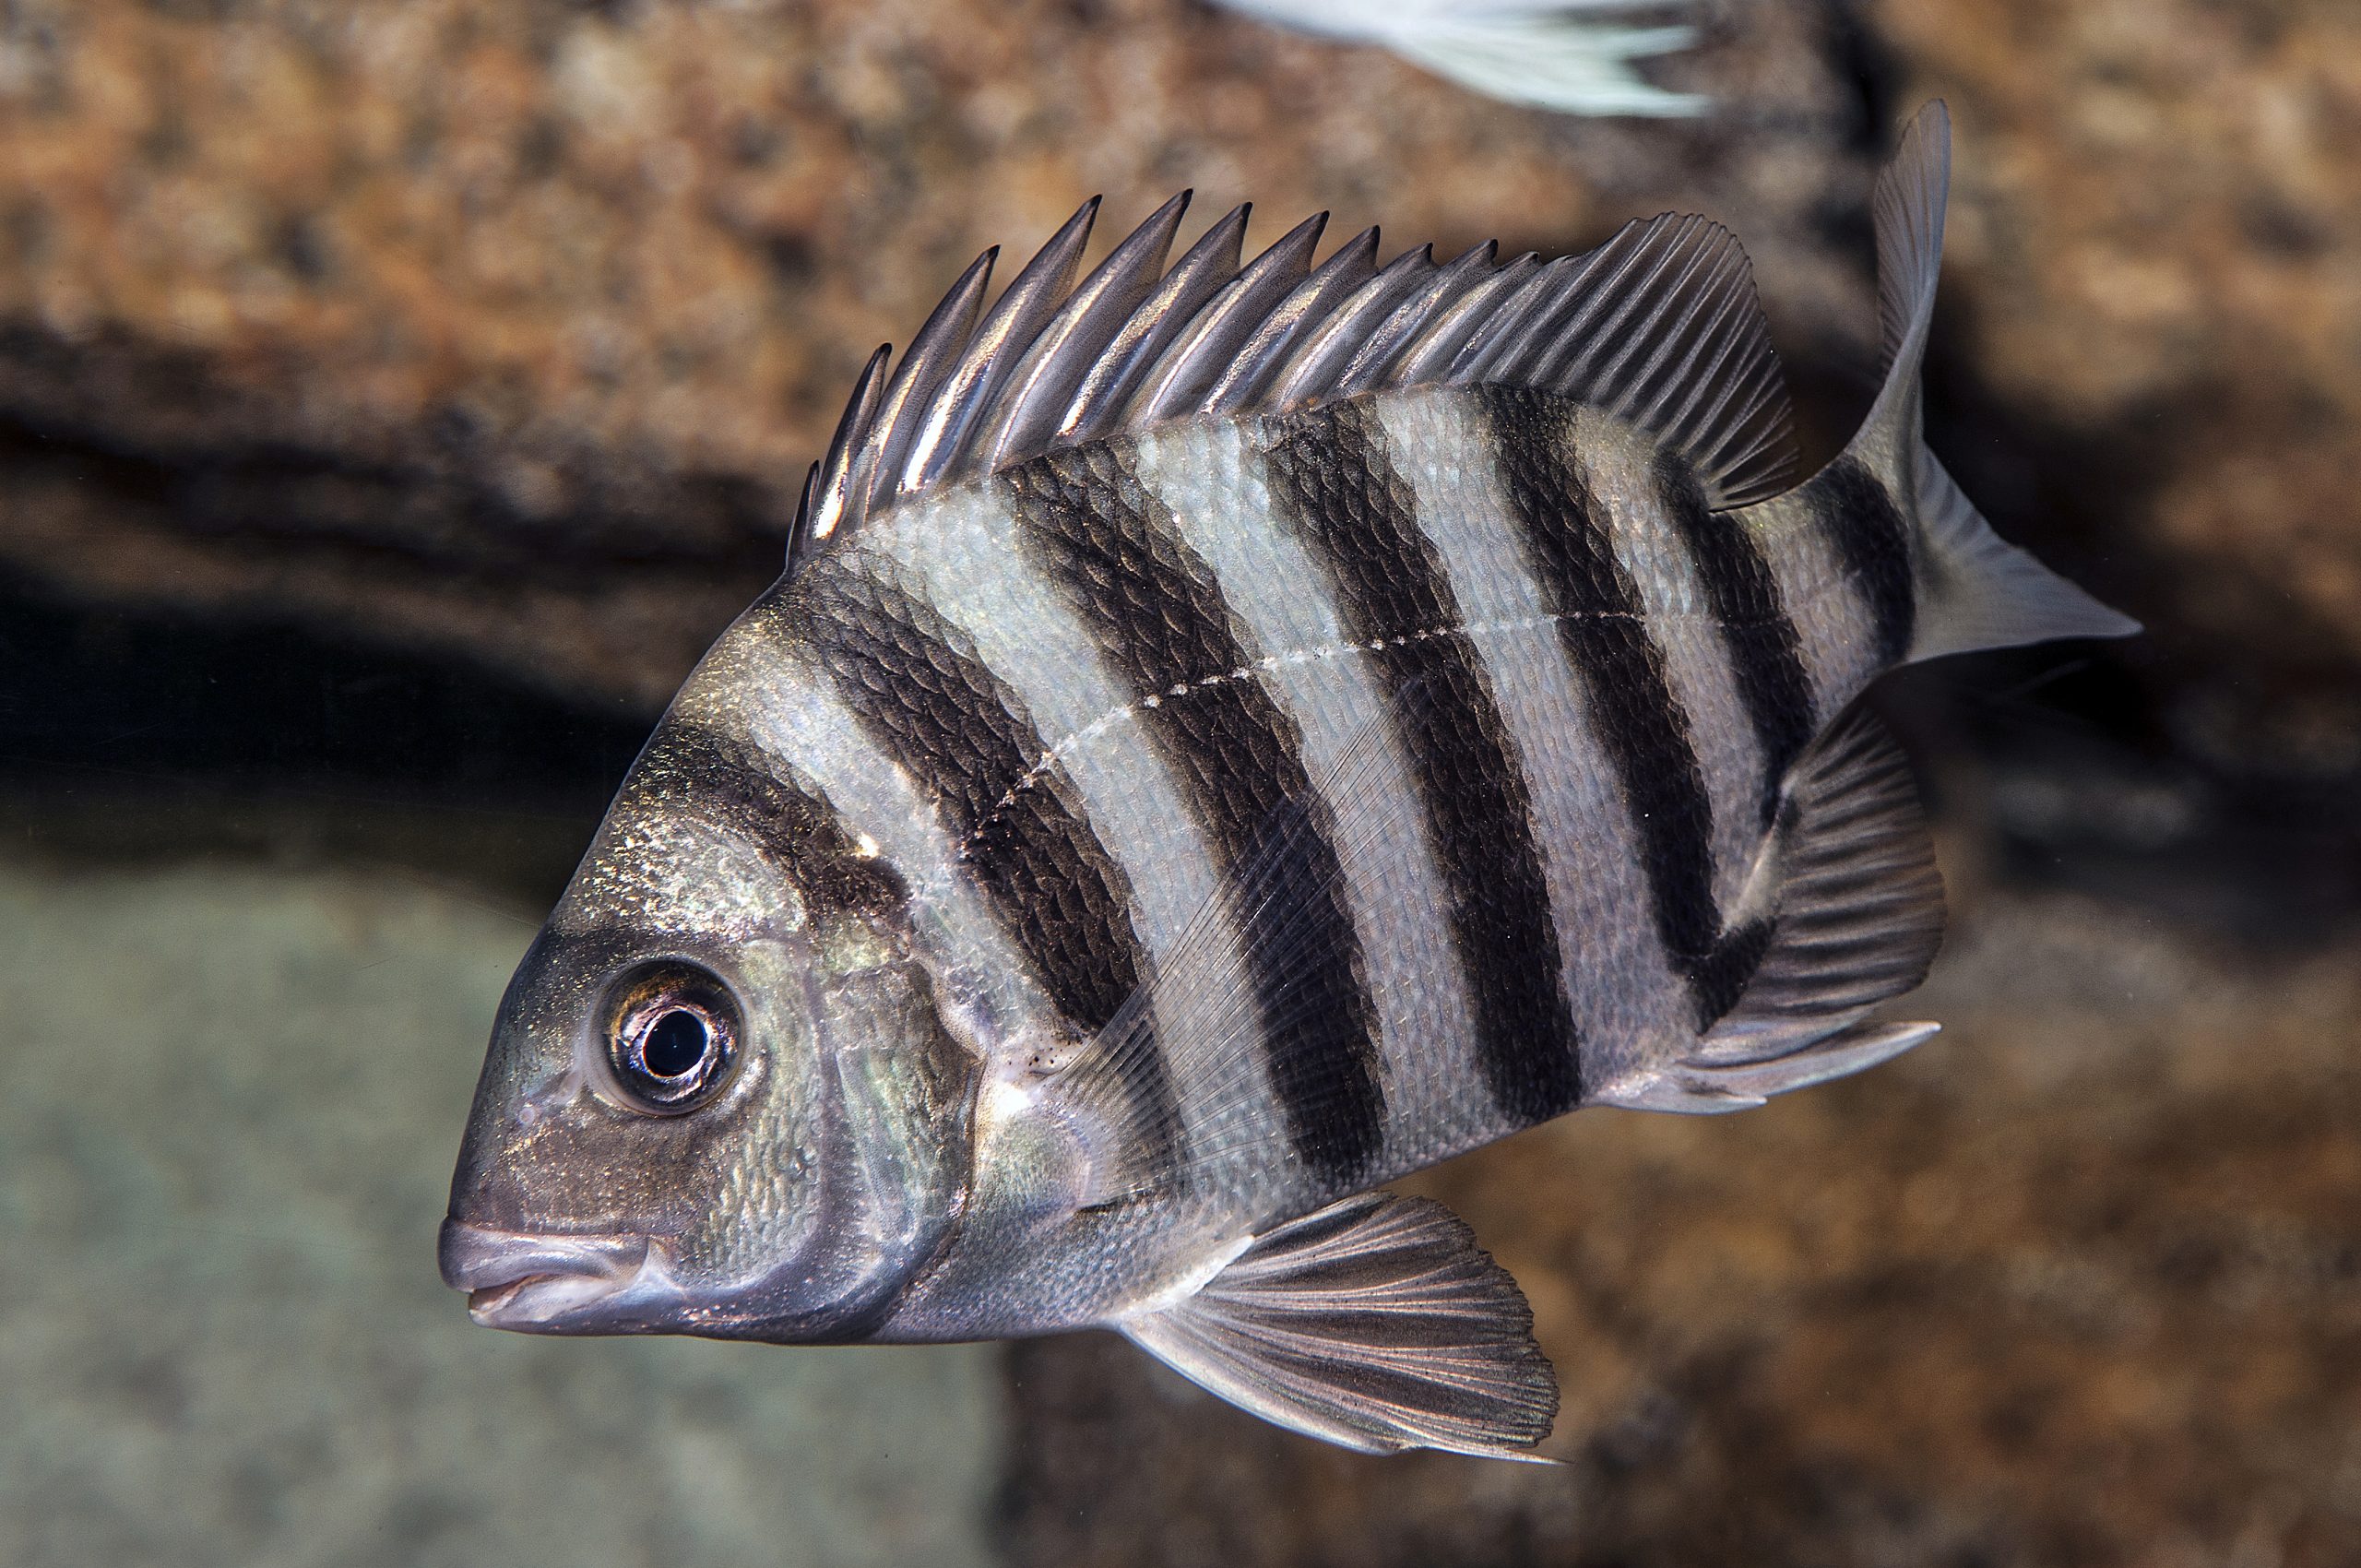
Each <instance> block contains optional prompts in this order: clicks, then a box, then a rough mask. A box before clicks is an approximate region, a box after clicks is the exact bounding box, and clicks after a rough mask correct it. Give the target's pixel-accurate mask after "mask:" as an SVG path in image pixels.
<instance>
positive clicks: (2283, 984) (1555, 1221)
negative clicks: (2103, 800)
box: [1010, 857, 2361, 1568]
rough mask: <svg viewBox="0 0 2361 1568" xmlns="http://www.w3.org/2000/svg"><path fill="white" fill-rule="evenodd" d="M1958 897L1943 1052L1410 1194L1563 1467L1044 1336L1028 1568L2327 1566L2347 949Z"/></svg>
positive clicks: (2349, 1252) (2347, 1333)
mask: <svg viewBox="0 0 2361 1568" xmlns="http://www.w3.org/2000/svg"><path fill="white" fill-rule="evenodd" d="M1953 858H1954V859H1956V857H1953ZM1964 904H1965V906H1966V909H1967V913H1966V915H1965V917H1964V918H1963V919H1962V920H1961V921H1960V922H1959V924H1958V927H1957V932H1956V935H1955V937H1954V940H1953V943H1952V949H1951V951H1950V952H1949V954H1948V955H1947V956H1946V957H1945V958H1944V960H1943V961H1942V963H1941V965H1940V968H1939V969H1938V972H1937V976H1936V980H1935V981H1934V982H1933V984H1932V985H1930V987H1929V988H1928V991H1927V992H1925V993H1923V994H1922V995H1921V996H1918V997H1916V998H1913V999H1911V1001H1909V1002H1908V1003H1906V1004H1904V1007H1905V1009H1906V1010H1907V1012H1908V1013H1909V1014H1910V1015H1911V1016H1930V1017H1939V1018H1942V1019H1945V1020H1947V1022H1948V1025H1949V1027H1948V1028H1946V1030H1945V1032H1944V1033H1943V1034H1942V1035H1941V1036H1940V1037H1939V1038H1938V1039H1936V1040H1934V1041H1933V1042H1931V1043H1929V1044H1928V1045H1927V1046H1925V1047H1922V1048H1921V1049H1920V1050H1919V1051H1917V1052H1916V1053H1915V1054H1914V1055H1913V1056H1911V1057H1908V1058H1905V1059H1904V1061H1903V1062H1901V1063H1895V1064H1894V1065H1892V1066H1891V1067H1887V1068H1880V1069H1879V1070H1878V1071H1876V1072H1874V1073H1871V1074H1869V1075H1865V1076H1863V1077H1861V1078H1857V1079H1853V1080H1849V1081H1847V1082H1845V1083H1843V1084H1839V1085H1834V1086H1830V1087H1826V1088H1823V1089H1819V1090H1813V1091H1809V1092H1807V1093H1804V1094H1799V1095H1796V1096H1792V1097H1789V1098H1787V1099H1781V1100H1778V1101H1775V1102H1774V1103H1773V1104H1772V1105H1770V1106H1768V1107H1766V1108H1764V1109H1762V1110H1760V1111H1748V1112H1745V1113H1743V1114H1740V1115H1738V1116H1734V1117H1728V1118H1714V1119H1697V1120H1689V1119H1681V1118H1674V1117H1665V1116H1648V1115H1642V1114H1637V1113H1607V1112H1593V1113H1584V1114H1581V1115H1577V1116H1575V1117H1573V1118H1572V1119H1571V1120H1569V1121H1565V1122H1560V1123H1555V1124H1553V1125H1552V1126H1550V1127H1548V1128H1544V1129H1540V1130H1537V1131H1536V1132H1534V1133H1531V1134H1526V1135H1525V1136H1524V1137H1521V1138H1518V1139H1514V1140H1512V1141H1511V1142H1509V1143H1507V1144H1505V1145H1501V1146H1495V1147H1493V1148H1491V1149H1488V1150H1485V1151H1482V1152H1480V1153H1478V1154H1477V1155H1475V1156H1472V1157H1469V1158H1465V1159H1463V1160H1460V1161H1458V1162H1455V1163H1453V1164H1452V1165H1450V1166H1447V1167H1445V1168H1443V1169H1442V1170H1438V1171H1436V1172H1433V1173H1431V1174H1430V1176H1429V1177H1428V1178H1426V1179H1425V1180H1424V1181H1423V1182H1421V1183H1420V1185H1421V1186H1422V1188H1423V1190H1425V1191H1427V1192H1430V1193H1431V1194H1434V1195H1436V1196H1439V1197H1442V1198H1443V1199H1444V1200H1445V1201H1447V1202H1449V1203H1451V1204H1452V1205H1453V1206H1454V1207H1456V1208H1458V1209H1459V1210H1460V1212H1461V1213H1462V1214H1464V1215H1465V1217H1466V1218H1468V1219H1469V1221H1470V1222H1471V1223H1472V1224H1473V1225H1474V1226H1475V1227H1476V1229H1477V1233H1478V1234H1479V1236H1480V1237H1481V1238H1482V1239H1483V1241H1484V1242H1485V1244H1486V1245H1487V1246H1489V1247H1490V1248H1491V1249H1492V1250H1493V1251H1494V1252H1495V1253H1496V1254H1497V1255H1498V1256H1499V1257H1500V1258H1501V1260H1502V1262H1504V1263H1505V1264H1507V1265H1509V1266H1510V1267H1511V1268H1512V1269H1513V1271H1514V1272H1515V1273H1516V1275H1517V1276H1518V1277H1519V1278H1520V1280H1521V1281H1522V1282H1523V1283H1524V1284H1525V1288H1526V1289H1527V1291H1528V1293H1529V1295H1530V1296H1531V1298H1532V1301H1533V1303H1534V1308H1535V1313H1536V1324H1537V1332H1538V1333H1539V1335H1540V1337H1541V1340H1542V1343H1543V1345H1544V1347H1545V1348H1547V1349H1548V1352H1549V1353H1550V1355H1551V1358H1552V1359H1553V1360H1555V1361H1556V1363H1557V1366H1558V1369H1559V1373H1560V1380H1561V1383H1562V1384H1563V1387H1564V1390H1565V1406H1564V1409H1563V1412H1562V1414H1561V1415H1560V1421H1559V1426H1558V1431H1557V1432H1556V1433H1555V1435H1554V1436H1553V1437H1552V1438H1551V1440H1550V1441H1549V1443H1548V1444H1547V1446H1546V1448H1545V1450H1544V1452H1545V1453H1548V1454H1549V1455H1554V1456H1556V1457H1558V1458H1560V1459H1562V1460H1564V1461H1565V1462H1566V1463H1565V1465H1564V1467H1560V1468H1549V1469H1538V1468H1525V1467H1514V1466H1507V1465H1501V1464H1497V1463H1489V1462H1486V1461H1480V1460H1465V1459H1457V1458H1451V1457H1445V1456H1440V1455H1412V1456H1406V1457H1401V1458H1394V1459H1382V1460H1381V1459H1370V1458H1365V1457H1361V1456H1358V1455H1347V1454H1343V1453H1339V1452H1337V1451H1334V1450H1330V1449H1327V1448H1325V1447H1323V1446H1321V1445H1318V1444H1314V1443H1311V1442H1309V1441H1308V1440H1301V1439H1298V1438H1294V1437H1292V1436H1289V1435H1287V1434H1285V1433H1282V1432H1278V1431H1275V1430H1273V1429H1271V1428H1268V1427H1266V1426H1264V1425H1262V1424H1261V1423H1259V1422H1256V1421H1254V1420H1252V1419H1251V1418H1248V1417H1245V1416H1243V1415H1240V1414H1238V1413H1236V1412H1234V1411H1232V1410H1230V1409H1228V1408H1227V1407H1225V1406H1222V1405H1220V1404H1218V1403H1216V1402H1215V1401H1214V1400H1212V1399H1211V1398H1210V1397H1209V1396H1201V1395H1199V1394H1197V1393H1196V1392H1195V1391H1193V1390H1192V1389H1190V1388H1189V1387H1188V1386H1187V1385H1186V1384H1182V1383H1181V1382H1180V1380H1178V1379H1177V1378H1174V1377H1172V1376H1171V1375H1170V1374H1169V1373H1167V1372H1163V1371H1162V1370H1160V1369H1157V1368H1156V1367H1154V1366H1153V1365H1152V1364H1151V1363H1149V1362H1147V1361H1146V1360H1145V1358H1144V1357H1141V1356H1139V1355H1138V1354H1137V1353H1136V1352H1133V1351H1132V1350H1131V1349H1130V1348H1128V1347H1125V1346H1123V1345H1121V1343H1120V1342H1118V1341H1115V1340H1112V1339H1111V1338H1109V1339H1103V1340H1074V1341H1056V1340H1052V1341H1043V1342H1039V1343H1037V1344H1033V1345H1028V1346H1025V1347H1021V1348H1018V1349H1017V1350H1016V1351H1015V1352H1014V1362H1013V1366H1014V1388H1015V1391H1016V1397H1017V1401H1018V1409H1017V1421H1016V1427H1017V1430H1018V1431H1019V1432H1020V1433H1022V1434H1024V1436H1023V1441H1024V1442H1025V1443H1026V1450H1025V1454H1024V1456H1023V1457H1022V1458H1021V1459H1020V1461H1019V1470H1018V1474H1017V1478H1016V1482H1015V1488H1014V1504H1013V1509H1012V1515H1011V1518H1012V1524H1011V1526H1010V1528H1011V1540H1012V1543H1013V1545H1014V1555H1015V1557H1016V1558H1017V1560H1018V1561H1020V1562H1038V1563H1043V1564H1049V1563H1057V1564H1067V1563H1109V1564H1112V1563H1136V1564H1164V1563H1172V1564H1178V1563H1198V1562H1217V1563H1221V1564H1224V1565H1225V1568H1247V1565H1251V1564H1260V1563H1270V1564H1278V1563H1335V1564H1340V1565H1341V1564H1347V1563H1350V1564H1362V1565H1367V1564H1390V1563H1416V1562H1484V1563H1493V1564H1524V1563H1536V1564H1539V1563H1568V1564H1588V1563H1602V1564H1603V1563H1610V1562H1613V1563H1635V1564H1636V1563H1647V1564H1667V1565H1670V1564H1697V1565H1699V1568H1704V1565H1708V1564H1711V1565H1715V1568H1719V1565H1723V1564H1728V1563H1733V1562H1745V1563H1756V1564H1766V1565H1770V1564H1783V1563H1799V1564H1800V1563H1821V1564H1830V1563H1835V1564H1845V1563H1861V1564H1869V1563H1876V1562H1911V1563H1963V1564H1964V1563H1990V1562H2009V1563H2058V1564H2074V1565H2077V1568H2082V1565H2092V1564H2108V1563H2134V1562H2137V1563H2150V1562H2181V1561H2186V1562H2229V1561H2246V1560H2251V1561H2257V1562H2284V1563H2287V1564H2290V1565H2295V1564H2305V1565H2321V1568H2325V1565H2327V1564H2331V1563H2341V1562H2350V1561H2353V1560H2354V1558H2355V1554H2356V1553H2361V1152H2356V1147H2355V1143H2354V1140H2353V1138H2352V1135H2351V1134H2352V1129H2353V1127H2354V1126H2355V1125H2356V1124H2361V1123H2356V1118H2361V1062H2357V1061H2356V1059H2355V1055H2354V1052H2353V1051H2352V1049H2351V1042H2352V1024H2351V1020H2352V1018H2353V1017H2354V1016H2355V1012H2356V1009H2361V980H2356V978H2355V977H2356V976H2361V953H2356V952H2355V948H2354V946H2353V944H2351V942H2350V941H2349V940H2348V941H2346V942H2345V943H2343V944H2340V945H2338V946H2337V947H2335V948H2334V949H2332V950H2329V951H2324V952H2321V953H2319V954H2317V955H2315V956H2309V957H2302V958H2294V959H2279V960H2267V961H2263V962H2261V963H2260V964H2258V963H2257V961H2256V960H2255V959H2254V957H2253V956H2251V955H2248V954H2244V953H2239V952H2236V951H2230V950H2225V949H2223V948H2221V947H2219V946H2216V945H2213V944H2207V943H2204V942H2201V941H2198V940H2196V939H2193V938H2188V937H2181V936H2173V935H2167V934H2163V933H2160V932H2157V931H2156V930H2154V929H2153V928H2152V927H2151V926H2149V925H2148V924H2147V923H2146V922H2145V921H2143V920H2142V919H2140V918H2139V917H2136V916H2129V915H2126V914H2124V913H2122V912H2120V911H2118V910H2115V909H2108V908H2106V907H2104V906H2100V905H2096V904H2094V903H2091V902H2088V901H2086V900H2083V899H2080V898H2074V897H2000V896H1997V895H1990V894H1987V895H1983V896H1981V897H1977V896H1974V895H1973V894H1971V896H1970V897H1968V898H1967V899H1965V900H1964Z"/></svg>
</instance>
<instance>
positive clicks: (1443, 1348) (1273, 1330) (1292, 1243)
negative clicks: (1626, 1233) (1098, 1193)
mask: <svg viewBox="0 0 2361 1568" xmlns="http://www.w3.org/2000/svg"><path fill="white" fill-rule="evenodd" d="M1115 1326H1116V1327H1117V1328H1119V1329H1121V1331H1122V1332H1123V1333H1124V1334H1125V1335H1126V1336H1129V1337H1130V1338H1131V1339H1132V1341H1133V1343H1135V1344H1137V1345H1138V1346H1140V1347H1141V1348H1143V1349H1145V1350H1146V1351H1147V1352H1148V1353H1149V1354H1151V1355H1153V1356H1155V1357H1157V1359H1158V1360H1162V1361H1163V1362H1165V1364H1167V1365H1168V1366H1170V1367H1171V1368H1173V1369H1174V1370H1175V1371H1177V1372H1180V1373H1181V1375H1182V1376H1184V1377H1186V1378H1188V1379H1189V1380H1190V1381H1191V1382H1192V1383H1195V1384H1198V1385H1200V1386H1201V1387H1204V1388H1205V1389H1207V1390H1209V1391H1210V1392H1212V1393H1214V1394H1216V1395H1219V1396H1221V1397H1222V1398H1224V1399H1227V1400H1228V1401H1229V1402H1230V1403H1231V1404H1233V1405H1237V1406H1240V1407H1241V1408H1245V1409H1248V1410H1251V1411H1252V1412H1253V1413H1254V1414H1256V1415H1258V1416H1261V1417H1262V1418H1264V1420H1270V1421H1275V1422H1276V1423H1278V1424H1279V1425H1280V1426H1283V1427H1287V1428H1289V1429H1291V1430H1293V1431H1299V1432H1303V1433H1305V1434H1306V1435H1308V1436H1311V1437H1318V1438H1324V1439H1326V1440H1327V1441H1328V1442H1330V1443H1340V1444H1342V1445H1343V1446H1345V1447H1347V1448H1357V1449H1358V1450H1360V1451H1361V1452H1363V1453H1365V1454H1391V1453H1394V1452H1397V1451H1399V1450H1401V1449H1405V1448H1440V1449H1442V1450H1444V1451H1445V1452H1447V1453H1453V1454H1475V1455H1489V1456H1491V1457H1494V1458H1506V1459H1527V1460H1530V1459H1532V1458H1533V1457H1534V1455H1531V1454H1530V1453H1527V1452H1526V1450H1528V1449H1530V1448H1531V1447H1532V1446H1533V1445H1534V1444H1535V1443H1539V1442H1540V1441H1541V1440H1542V1438H1544V1437H1546V1436H1548V1432H1549V1424H1550V1422H1551V1421H1552V1420H1555V1419H1556V1417H1557V1413H1558V1384H1557V1379H1556V1378H1555V1376H1554V1375H1553V1374H1552V1373H1551V1372H1550V1368H1549V1361H1548V1358H1547V1357H1545V1356H1543V1355H1542V1353H1541V1347H1540V1346H1539V1345H1537V1344H1536V1343H1535V1342H1534V1338H1533V1312H1532V1309H1531V1308H1530V1307H1528V1306H1527V1305H1526V1304H1525V1296H1524V1294H1523V1293H1522V1292H1521V1291H1519V1290H1518V1289H1517V1288H1516V1281H1515V1280H1513V1279H1512V1278H1510V1277H1509V1274H1508V1271H1507V1270H1506V1269H1504V1268H1502V1267H1501V1265H1499V1264H1497V1263H1494V1262H1493V1261H1492V1259H1491V1258H1490V1256H1489V1254H1487V1253H1485V1252H1484V1251H1483V1250H1482V1249H1481V1248H1479V1247H1478V1246H1477V1244H1476V1236H1475V1232H1473V1231H1471V1230H1470V1229H1467V1227H1466V1225H1465V1223H1463V1222H1462V1221H1461V1220H1460V1219H1459V1218H1458V1217H1457V1216H1456V1215H1454V1214H1453V1213H1452V1212H1451V1210H1449V1209H1447V1208H1445V1207H1443V1206H1442V1205H1441V1204H1439V1203H1436V1202H1434V1201H1433V1200H1431V1199H1429V1198H1405V1197H1395V1196H1394V1195H1393V1194H1386V1193H1364V1194H1360V1195H1359V1196H1358V1197H1350V1198H1347V1199H1345V1200H1344V1201H1343V1202H1342V1203H1335V1204H1331V1205H1329V1206H1327V1207H1326V1208H1323V1209H1321V1210H1318V1211H1317V1212H1315V1213H1312V1214H1310V1215H1307V1216H1305V1217H1304V1218H1301V1219H1297V1220H1293V1221H1290V1222H1289V1223H1287V1224H1286V1225H1282V1226H1280V1227H1278V1228H1277V1229H1274V1230H1271V1231H1269V1232H1267V1233H1266V1234H1264V1235H1263V1236H1260V1237H1257V1238H1256V1239H1255V1241H1254V1242H1253V1244H1252V1246H1250V1247H1248V1248H1247V1249H1246V1250H1245V1252H1243V1253H1240V1255H1239V1256H1238V1258H1237V1259H1236V1260H1235V1261H1233V1262H1232V1263H1230V1264H1229V1265H1228V1267H1226V1268H1224V1269H1222V1271H1221V1272H1220V1273H1218V1274H1216V1275H1215V1276H1214V1277H1213V1278H1212V1279H1211V1280H1210V1281H1208V1282H1207V1283H1206V1284H1205V1285H1204V1287H1203V1288H1202V1289H1199V1290H1197V1291H1196V1292H1195V1293H1193V1294H1192V1295H1191V1296H1189V1297H1188V1298H1187V1299H1186V1300H1184V1301H1179V1302H1176V1303H1174V1304H1173V1305H1170V1306H1167V1307H1163V1308H1160V1309H1158V1310H1156V1311H1152V1312H1145V1313H1138V1314H1136V1315H1134V1316H1132V1317H1129V1318H1126V1319H1123V1320H1122V1321H1121V1322H1119V1323H1117V1324H1115Z"/></svg>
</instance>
